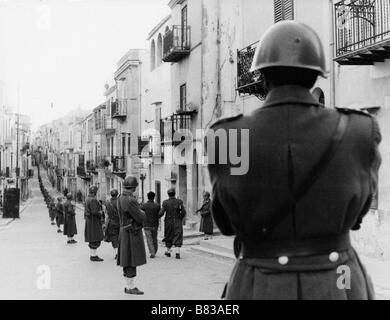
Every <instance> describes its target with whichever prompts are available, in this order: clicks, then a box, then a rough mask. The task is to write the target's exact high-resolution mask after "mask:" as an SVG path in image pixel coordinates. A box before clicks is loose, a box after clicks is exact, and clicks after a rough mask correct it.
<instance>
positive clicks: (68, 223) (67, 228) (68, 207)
mask: <svg viewBox="0 0 390 320" xmlns="http://www.w3.org/2000/svg"><path fill="white" fill-rule="evenodd" d="M64 214H65V224H64V235H66V236H68V238H72V237H73V236H74V235H75V234H77V226H76V212H75V208H74V205H73V204H72V202H71V201H70V200H66V202H65V203H64Z"/></svg>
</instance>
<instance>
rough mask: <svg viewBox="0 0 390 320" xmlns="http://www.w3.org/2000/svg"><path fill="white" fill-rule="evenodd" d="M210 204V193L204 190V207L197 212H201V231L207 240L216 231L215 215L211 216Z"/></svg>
mask: <svg viewBox="0 0 390 320" xmlns="http://www.w3.org/2000/svg"><path fill="white" fill-rule="evenodd" d="M210 205H211V201H210V193H209V192H207V191H205V192H203V204H202V207H201V208H200V209H199V210H197V211H196V212H200V215H201V218H200V227H199V232H203V233H204V239H205V240H208V239H210V238H212V236H213V233H214V224H213V217H212V216H211V211H210Z"/></svg>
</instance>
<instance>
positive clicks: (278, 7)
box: [274, 0, 294, 23]
mask: <svg viewBox="0 0 390 320" xmlns="http://www.w3.org/2000/svg"><path fill="white" fill-rule="evenodd" d="M282 20H294V0H274V21H275V23H276V22H279V21H282Z"/></svg>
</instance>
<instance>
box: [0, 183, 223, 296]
mask: <svg viewBox="0 0 390 320" xmlns="http://www.w3.org/2000/svg"><path fill="white" fill-rule="evenodd" d="M31 185H32V191H33V199H32V201H31V203H30V205H29V206H28V207H27V208H26V209H25V210H24V211H23V213H22V215H21V219H20V220H15V221H13V222H12V223H10V224H8V225H6V226H3V227H1V228H0V252H1V259H0V299H163V300H164V299H219V297H220V294H221V292H222V289H223V286H224V282H225V281H226V279H227V278H228V275H229V273H230V271H231V264H230V263H228V262H223V261H217V260H213V259H210V258H207V257H204V256H201V255H196V254H195V253H193V252H192V251H191V250H190V249H189V248H183V251H182V259H181V260H176V259H174V258H170V259H169V258H166V257H165V256H164V254H163V249H160V251H159V253H158V254H157V258H156V259H154V260H151V259H148V263H147V264H146V265H145V266H143V267H140V268H139V277H138V286H139V288H141V289H142V290H144V291H145V295H144V296H141V297H137V296H129V295H125V294H124V293H123V287H124V283H123V277H122V269H121V268H120V267H118V266H116V262H115V260H114V255H113V250H112V248H111V246H110V245H109V244H107V243H103V244H102V247H101V249H100V252H99V255H100V256H101V257H102V258H103V259H104V262H102V263H92V262H90V261H89V249H88V246H87V244H86V243H84V241H83V234H84V219H83V213H82V211H81V210H77V214H76V216H77V227H78V233H79V234H78V235H77V236H76V237H75V239H76V240H77V241H78V243H77V244H75V245H68V244H66V238H65V236H63V235H62V234H58V233H57V232H56V227H55V226H52V225H50V221H49V216H48V212H47V209H46V206H45V204H44V201H43V198H42V195H41V193H40V191H39V187H38V180H37V178H34V179H32V180H31ZM42 270H50V273H51V274H50V276H51V277H50V278H51V289H39V288H38V286H37V281H38V279H39V277H40V275H41V273H40V272H42Z"/></svg>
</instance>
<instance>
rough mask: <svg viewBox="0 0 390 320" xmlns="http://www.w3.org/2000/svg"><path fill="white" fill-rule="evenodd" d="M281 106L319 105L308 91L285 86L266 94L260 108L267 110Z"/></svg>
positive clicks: (294, 86) (298, 87)
mask: <svg viewBox="0 0 390 320" xmlns="http://www.w3.org/2000/svg"><path fill="white" fill-rule="evenodd" d="M281 104H305V105H312V106H319V105H320V103H319V102H318V101H317V100H316V99H315V98H314V97H313V95H312V94H311V93H310V91H309V90H308V89H306V88H304V87H301V86H296V85H287V86H280V87H277V88H274V89H272V90H271V91H270V92H269V93H268V95H267V98H266V99H265V101H264V103H263V106H262V108H268V107H272V106H276V105H281Z"/></svg>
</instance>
